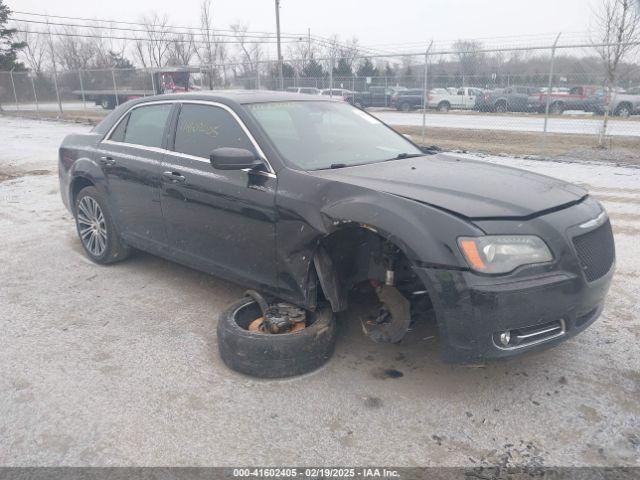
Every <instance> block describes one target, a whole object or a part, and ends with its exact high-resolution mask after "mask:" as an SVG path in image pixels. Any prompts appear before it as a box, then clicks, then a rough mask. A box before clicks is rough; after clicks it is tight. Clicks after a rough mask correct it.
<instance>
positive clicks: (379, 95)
mask: <svg viewBox="0 0 640 480" xmlns="http://www.w3.org/2000/svg"><path fill="white" fill-rule="evenodd" d="M405 90H407V88H406V87H399V86H395V87H382V86H372V87H370V88H369V91H365V92H353V94H351V95H347V98H346V101H347V102H349V103H351V104H352V105H355V106H356V107H358V108H368V107H389V106H391V97H392V96H393V95H395V94H396V93H397V92H402V91H405Z"/></svg>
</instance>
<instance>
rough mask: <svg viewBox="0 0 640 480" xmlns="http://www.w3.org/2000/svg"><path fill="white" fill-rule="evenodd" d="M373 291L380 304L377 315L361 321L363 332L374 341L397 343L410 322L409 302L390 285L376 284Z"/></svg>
mask: <svg viewBox="0 0 640 480" xmlns="http://www.w3.org/2000/svg"><path fill="white" fill-rule="evenodd" d="M375 291H376V295H377V296H378V299H379V300H380V302H381V306H380V308H379V309H378V313H377V316H375V317H371V318H367V319H366V320H365V321H364V322H363V323H362V328H363V329H364V333H365V334H367V336H369V338H371V339H372V340H373V341H374V342H379V343H397V342H399V341H400V340H402V338H403V337H404V335H405V334H406V333H407V330H408V329H409V325H410V324H411V302H410V301H409V300H408V299H407V298H406V297H405V296H404V295H402V293H400V290H398V289H397V288H396V287H393V286H390V285H380V286H377V287H376V289H375Z"/></svg>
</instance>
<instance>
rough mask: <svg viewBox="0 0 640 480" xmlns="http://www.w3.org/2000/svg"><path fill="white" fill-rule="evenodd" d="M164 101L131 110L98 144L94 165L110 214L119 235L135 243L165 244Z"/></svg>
mask: <svg viewBox="0 0 640 480" xmlns="http://www.w3.org/2000/svg"><path fill="white" fill-rule="evenodd" d="M172 108H173V105H172V104H170V103H163V104H153V105H144V106H140V107H136V108H134V109H132V110H131V111H130V112H129V113H127V114H126V115H125V116H124V118H123V119H122V120H121V121H120V122H119V123H118V124H117V126H116V128H115V129H114V130H113V131H112V132H111V133H110V136H109V137H108V138H107V139H106V141H103V142H102V144H101V146H100V147H101V148H100V151H99V153H98V158H97V161H98V163H99V164H100V165H101V168H102V170H103V172H104V174H105V177H106V179H107V185H108V186H107V188H108V189H109V195H108V198H109V202H110V207H111V212H113V216H114V218H115V221H116V224H117V226H118V229H119V230H120V233H121V234H122V236H123V237H124V238H125V239H126V240H129V241H130V242H132V243H134V245H135V244H141V245H142V246H148V245H149V244H152V245H153V246H155V247H162V245H164V244H165V242H166V236H165V230H164V224H163V220H162V210H161V208H160V163H161V161H162V157H163V153H162V152H163V150H162V147H163V145H164V141H165V136H166V131H167V130H166V128H167V123H168V119H169V116H170V113H171V109H172Z"/></svg>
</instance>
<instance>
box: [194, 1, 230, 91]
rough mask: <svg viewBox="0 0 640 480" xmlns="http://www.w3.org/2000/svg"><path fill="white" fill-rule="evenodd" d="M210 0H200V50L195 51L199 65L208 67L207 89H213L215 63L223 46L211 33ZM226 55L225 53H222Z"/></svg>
mask: <svg viewBox="0 0 640 480" xmlns="http://www.w3.org/2000/svg"><path fill="white" fill-rule="evenodd" d="M211 9H212V4H211V0H202V3H201V4H200V30H201V31H202V41H201V42H200V43H201V44H202V46H201V48H199V49H198V50H197V52H196V53H197V55H198V59H199V60H200V63H203V64H206V65H208V68H207V83H208V85H209V89H213V86H214V84H215V81H216V76H217V75H216V68H215V66H214V65H215V63H216V61H217V60H218V59H219V54H220V52H221V51H222V50H224V48H223V47H224V45H223V44H222V43H220V41H219V39H218V38H217V37H216V35H215V32H214V31H213V13H212V11H211ZM223 53H224V55H226V51H225V52H223Z"/></svg>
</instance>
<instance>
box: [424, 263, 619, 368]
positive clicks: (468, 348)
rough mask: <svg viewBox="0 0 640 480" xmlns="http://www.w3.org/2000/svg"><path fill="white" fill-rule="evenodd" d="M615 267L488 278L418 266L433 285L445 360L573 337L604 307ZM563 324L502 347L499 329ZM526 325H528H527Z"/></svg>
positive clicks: (506, 353)
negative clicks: (593, 275)
mask: <svg viewBox="0 0 640 480" xmlns="http://www.w3.org/2000/svg"><path fill="white" fill-rule="evenodd" d="M613 271H614V268H613V267H612V268H611V270H610V271H609V273H608V274H606V275H605V276H603V277H601V278H600V279H598V280H597V281H595V282H591V283H587V282H586V281H585V280H584V278H583V277H582V276H580V275H575V274H569V273H566V272H562V273H556V272H552V273H549V274H545V275H540V276H537V277H535V278H527V279H523V280H518V281H511V282H505V283H494V284H487V283H486V282H484V281H483V279H482V278H481V277H479V276H478V275H475V274H473V273H470V272H461V271H457V270H440V269H430V268H417V269H416V272H417V273H418V275H419V276H420V277H421V279H422V280H423V282H424V283H425V284H429V285H431V288H433V289H434V291H433V292H431V299H432V303H433V306H434V309H435V313H436V318H437V321H438V327H439V332H440V343H441V348H442V357H443V360H444V361H448V362H455V363H457V362H472V361H478V360H486V359H495V358H504V357H510V356H514V355H518V354H521V353H524V352H528V351H535V350H541V349H544V348H548V347H550V346H553V345H557V344H558V343H560V342H562V341H564V340H567V339H568V338H571V337H572V336H574V335H576V334H578V333H580V332H581V331H582V330H584V329H585V328H587V327H588V326H589V325H591V324H592V323H593V322H594V321H595V320H596V319H597V318H598V316H599V315H600V313H601V312H602V309H603V306H604V301H605V296H606V294H607V292H608V290H609V285H610V283H611V278H612V276H613ZM556 322H558V323H560V324H562V327H563V328H562V331H559V330H557V329H556V330H554V331H550V332H549V333H548V336H547V337H545V335H544V334H543V335H539V336H537V337H534V338H532V341H531V343H529V342H526V341H525V342H523V343H522V344H520V345H514V346H510V347H504V346H503V345H502V344H501V343H500V342H499V341H497V336H498V335H499V333H500V332H503V331H506V330H509V331H515V330H518V329H525V328H527V329H529V327H537V326H540V327H541V328H542V327H544V326H547V325H554V324H555V323H556ZM530 330H531V329H529V330H528V331H530Z"/></svg>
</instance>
